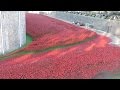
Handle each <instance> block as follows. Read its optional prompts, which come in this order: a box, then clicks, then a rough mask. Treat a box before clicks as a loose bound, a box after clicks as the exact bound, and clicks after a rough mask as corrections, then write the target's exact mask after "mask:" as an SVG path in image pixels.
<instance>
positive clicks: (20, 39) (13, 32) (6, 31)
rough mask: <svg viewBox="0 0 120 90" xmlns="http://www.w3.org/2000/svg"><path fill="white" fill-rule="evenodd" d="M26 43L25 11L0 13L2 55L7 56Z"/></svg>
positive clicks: (0, 51) (0, 48)
mask: <svg viewBox="0 0 120 90" xmlns="http://www.w3.org/2000/svg"><path fill="white" fill-rule="evenodd" d="M25 43H26V19H25V12H24V11H0V54H6V53H8V52H11V51H13V50H16V49H18V48H20V47H22V46H23V45H24V44H25Z"/></svg>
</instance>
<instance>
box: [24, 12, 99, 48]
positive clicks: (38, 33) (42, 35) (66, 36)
mask: <svg viewBox="0 0 120 90" xmlns="http://www.w3.org/2000/svg"><path fill="white" fill-rule="evenodd" d="M33 26H34V27H33ZM27 33H28V34H30V35H31V36H32V37H33V38H35V41H33V42H32V43H31V44H30V45H28V47H26V48H25V49H24V50H40V49H45V48H49V47H54V46H64V45H67V44H73V43H77V42H80V41H84V40H86V39H88V38H92V37H94V36H97V34H96V33H95V32H92V31H90V30H86V29H83V28H79V27H75V26H74V25H71V24H68V23H66V22H61V21H59V20H56V19H51V18H49V17H47V16H43V15H36V14H28V15H27Z"/></svg>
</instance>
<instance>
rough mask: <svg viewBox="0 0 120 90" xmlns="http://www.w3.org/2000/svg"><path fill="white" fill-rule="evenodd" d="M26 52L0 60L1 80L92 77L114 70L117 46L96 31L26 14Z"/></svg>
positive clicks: (118, 61)
mask: <svg viewBox="0 0 120 90" xmlns="http://www.w3.org/2000/svg"><path fill="white" fill-rule="evenodd" d="M26 23H27V34H29V35H30V36H31V37H32V38H33V41H32V42H31V43H30V44H29V45H27V46H26V47H24V48H22V51H24V52H26V51H27V52H28V53H26V54H23V55H19V56H16V57H10V58H7V59H5V60H2V61H0V78H1V79H91V78H94V77H95V76H96V75H97V74H99V73H101V72H104V71H107V72H117V71H119V68H120V48H119V47H117V46H113V45H110V44H109V42H110V41H111V40H110V39H109V38H107V37H105V36H101V35H98V34H97V33H96V32H93V31H90V30H87V29H84V28H80V27H77V26H74V25H72V24H68V23H66V22H63V21H60V20H57V19H54V18H50V17H48V16H44V15H37V14H26Z"/></svg>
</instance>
